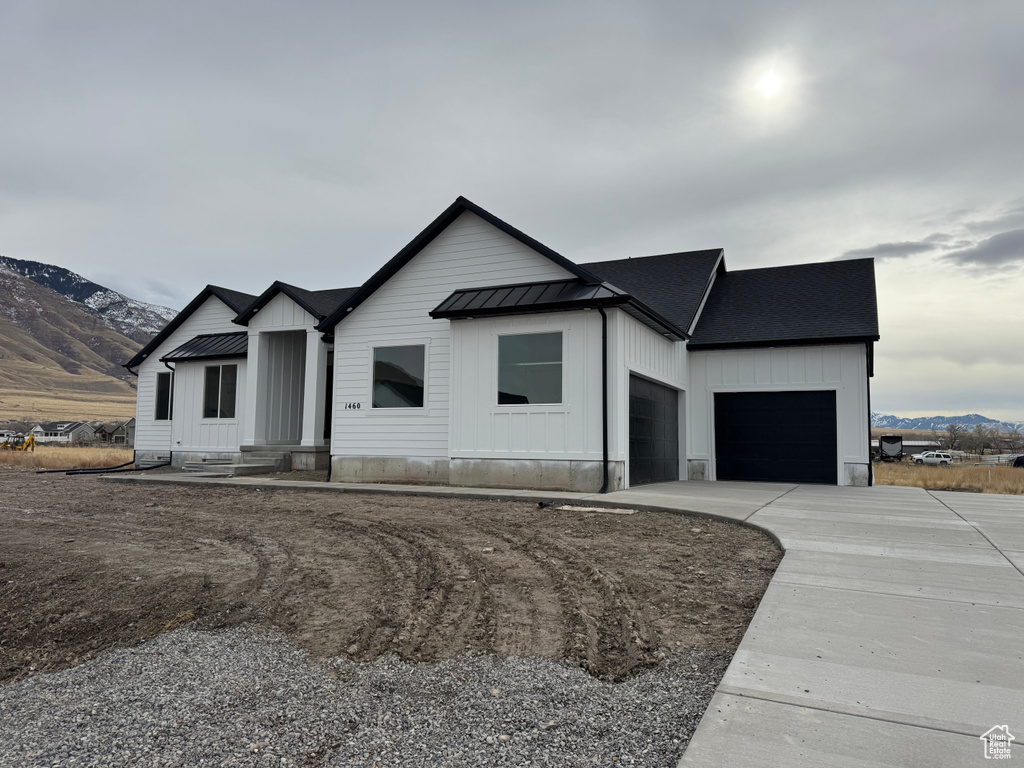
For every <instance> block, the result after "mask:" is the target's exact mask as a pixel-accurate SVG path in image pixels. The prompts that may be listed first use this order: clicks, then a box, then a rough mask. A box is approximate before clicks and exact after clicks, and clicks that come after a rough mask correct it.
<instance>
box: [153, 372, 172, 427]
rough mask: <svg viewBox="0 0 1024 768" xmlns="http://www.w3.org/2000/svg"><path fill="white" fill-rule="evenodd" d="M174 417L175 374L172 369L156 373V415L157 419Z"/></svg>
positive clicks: (167, 419)
mask: <svg viewBox="0 0 1024 768" xmlns="http://www.w3.org/2000/svg"><path fill="white" fill-rule="evenodd" d="M172 418H174V374H173V373H171V372H170V371H167V372H166V373H164V372H161V373H158V374H157V375H156V416H155V419H156V420H157V421H170V420H171V419H172Z"/></svg>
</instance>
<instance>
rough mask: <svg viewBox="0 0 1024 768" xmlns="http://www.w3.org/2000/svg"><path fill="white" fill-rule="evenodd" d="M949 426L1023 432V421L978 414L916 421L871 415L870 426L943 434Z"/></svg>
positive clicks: (931, 417)
mask: <svg viewBox="0 0 1024 768" xmlns="http://www.w3.org/2000/svg"><path fill="white" fill-rule="evenodd" d="M950 424H961V425H963V426H964V427H966V428H967V429H974V428H975V427H976V426H977V425H978V424H983V425H984V426H986V427H988V428H990V429H995V430H997V431H999V432H1002V433H1004V434H1008V433H1010V432H1014V431H1016V430H1021V431H1024V421H1000V420H999V419H991V418H989V417H988V416H982V415H981V414H980V413H967V414H964V415H963V416H923V417H920V418H916V419H905V418H901V417H899V416H893V415H892V414H890V413H874V412H872V413H871V426H872V427H875V428H878V429H918V430H935V431H938V432H943V431H945V430H947V429H949V425H950Z"/></svg>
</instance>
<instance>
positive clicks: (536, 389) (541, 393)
mask: <svg viewBox="0 0 1024 768" xmlns="http://www.w3.org/2000/svg"><path fill="white" fill-rule="evenodd" d="M561 402H562V334H561V333H560V332H559V333H526V334H522V335H519V336H499V337H498V405H527V404H529V405H536V404H557V403H561Z"/></svg>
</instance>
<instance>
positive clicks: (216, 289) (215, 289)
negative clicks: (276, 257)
mask: <svg viewBox="0 0 1024 768" xmlns="http://www.w3.org/2000/svg"><path fill="white" fill-rule="evenodd" d="M211 296H216V297H217V298H218V299H220V300H221V301H222V302H224V304H226V305H227V307H228V308H229V309H232V310H234V311H235V312H236V313H237V312H241V311H242V310H243V309H245V308H246V307H247V306H249V305H250V304H252V302H253V301H255V300H256V297H255V296H250V295H249V294H248V293H242V292H241V291H232V290H229V289H227V288H221V287H220V286H217V285H208V286H206V287H205V288H203V290H201V291H200V292H199V295H198V296H196V297H195V298H194V299H192V301H190V302H189V303H188V306H186V307H185V308H184V309H183V310H181V312H179V313H178V314H177V315H175V317H174V318H173V319H172V320H171V321H170V322H169V323H167V325H165V326H164V327H163V329H162V330H161V331H160V332H159V333H158V334H157V335H156V336H154V337H153V338H152V340H151V341H150V342H149V343H148V344H147V345H146V346H144V347H143V348H142V349H140V350H139V351H138V352H136V353H135V355H134V357H132V359H131V360H129V361H128V362H127V363H125V364H124V367H125V368H128V369H131V368H134V367H135V366H137V365H139V364H140V363H141V362H142V361H143V360H145V359H146V358H147V357H149V356H150V354H152V352H153V351H154V350H156V349H157V348H158V347H159V346H160V345H161V344H163V343H164V342H165V341H166V340H167V337H168V336H170V335H171V334H172V333H174V332H175V331H176V330H178V328H180V327H181V324H182V323H184V322H185V321H186V320H187V319H188V318H189V317H190V316H191V315H192V313H193V312H195V311H196V310H197V309H199V308H200V307H201V306H202V305H203V304H205V303H206V300H207V299H209V298H210V297H211Z"/></svg>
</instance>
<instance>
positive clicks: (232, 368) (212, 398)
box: [203, 365, 238, 419]
mask: <svg viewBox="0 0 1024 768" xmlns="http://www.w3.org/2000/svg"><path fill="white" fill-rule="evenodd" d="M237 381H238V366H237V365H208V366H206V382H205V386H204V387H203V418H204V419H233V418H235V384H236V382H237Z"/></svg>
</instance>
